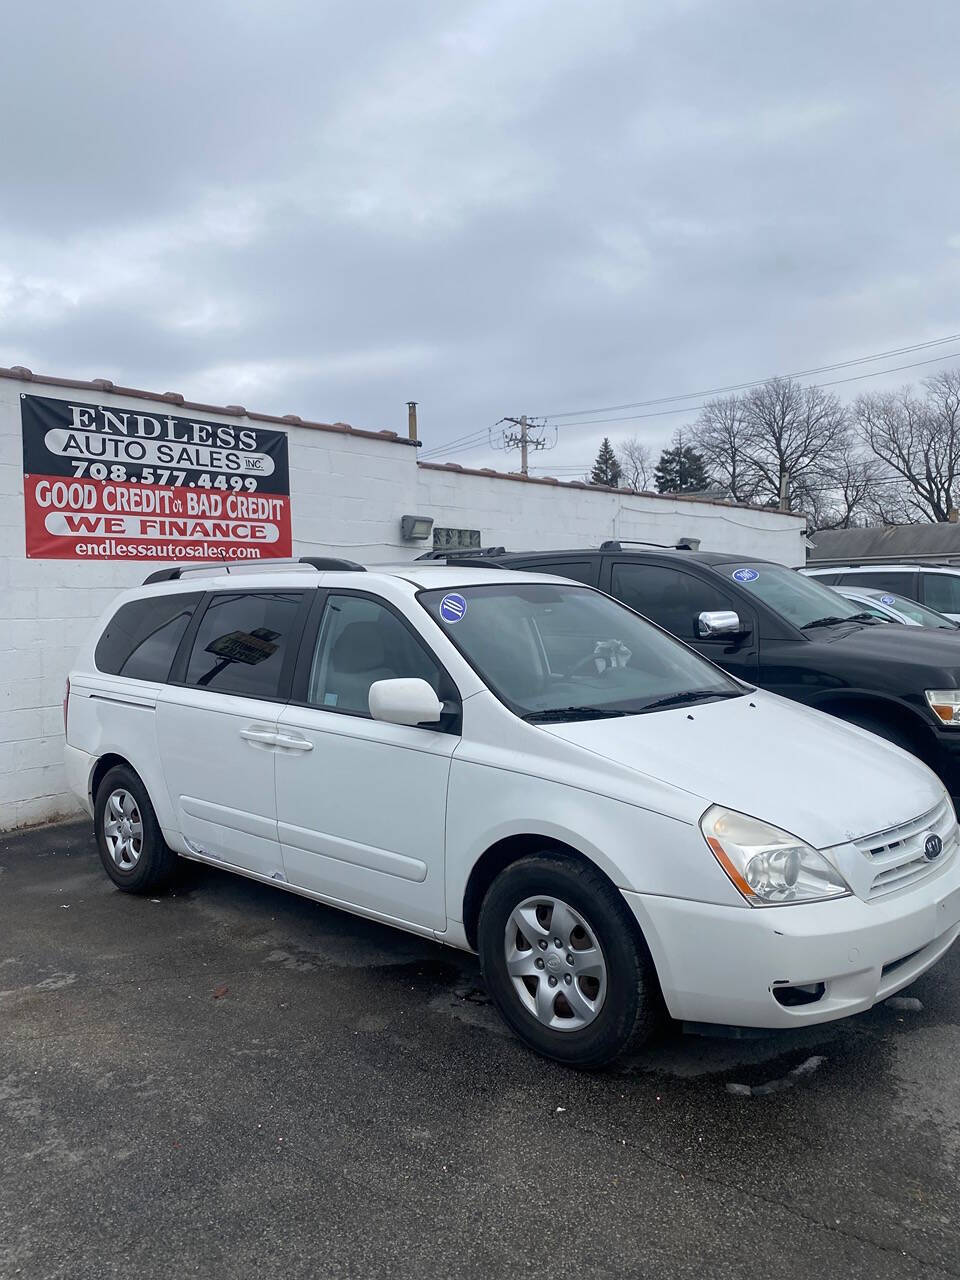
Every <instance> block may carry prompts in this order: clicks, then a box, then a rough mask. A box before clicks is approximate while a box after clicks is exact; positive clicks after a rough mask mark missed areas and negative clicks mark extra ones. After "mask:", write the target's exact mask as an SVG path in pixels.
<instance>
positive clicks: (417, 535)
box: [400, 516, 433, 542]
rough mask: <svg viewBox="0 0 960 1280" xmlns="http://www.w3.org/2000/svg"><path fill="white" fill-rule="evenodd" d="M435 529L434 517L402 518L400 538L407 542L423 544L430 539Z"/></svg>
mask: <svg viewBox="0 0 960 1280" xmlns="http://www.w3.org/2000/svg"><path fill="white" fill-rule="evenodd" d="M432 529H433V516H401V517H400V537H401V538H403V539H404V541H405V542H422V541H423V539H424V538H429V537H430V532H431V530H432Z"/></svg>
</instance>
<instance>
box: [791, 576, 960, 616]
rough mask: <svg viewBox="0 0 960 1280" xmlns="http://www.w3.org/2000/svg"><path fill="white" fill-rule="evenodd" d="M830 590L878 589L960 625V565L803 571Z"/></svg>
mask: <svg viewBox="0 0 960 1280" xmlns="http://www.w3.org/2000/svg"><path fill="white" fill-rule="evenodd" d="M800 572H801V573H805V574H806V575H807V576H808V577H811V578H819V579H820V581H821V582H825V583H826V584H827V585H828V586H830V587H879V588H881V589H882V590H884V591H892V592H895V593H896V594H897V595H900V596H906V597H907V599H908V600H919V601H920V603H921V604H925V605H926V606H927V608H929V609H935V610H936V611H937V613H945V614H946V615H947V617H948V618H952V619H953V621H954V622H960V565H932V564H852V565H839V564H835V565H830V566H829V567H824V568H822V569H801V570H800Z"/></svg>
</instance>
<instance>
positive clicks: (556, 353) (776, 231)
mask: <svg viewBox="0 0 960 1280" xmlns="http://www.w3.org/2000/svg"><path fill="white" fill-rule="evenodd" d="M958 48H960V5H958V3H957V0H920V2H919V3H918V2H917V0H881V2H880V3H877V0H869V2H868V0H803V2H802V3H798V0H723V2H722V3H720V2H718V0H624V2H622V3H621V2H620V0H579V2H578V3H573V2H571V0H493V2H488V3H467V2H466V0H462V2H461V0H442V3H441V0H432V2H429V3H428V2H424V0H379V2H378V3H364V0H352V3H350V4H347V3H337V4H331V3H320V2H318V0H269V3H268V2H267V0H223V2H222V3H220V4H215V3H209V2H208V0H191V2H190V3H189V4H187V3H179V2H178V3H165V4H163V5H159V6H157V5H150V6H147V5H142V4H136V3H130V0H111V2H109V3H103V2H102V0H90V3H87V4H82V5H68V4H66V3H64V0H57V2H56V3H49V0H35V3H33V4H31V5H26V4H21V5H16V6H7V8H6V10H5V13H4V23H3V39H2V44H0V111H2V119H3V121H4V128H3V148H2V152H0V157H2V158H0V164H2V170H0V172H2V175H3V176H2V179H0V183H2V189H0V365H10V364H25V365H27V366H29V367H30V368H32V369H34V370H35V371H38V372H47V373H55V374H59V375H64V376H72V377H108V378H112V379H114V380H115V381H117V382H126V383H128V384H130V385H134V386H140V387H148V388H150V389H156V390H160V391H164V390H177V391H181V392H183V393H184V394H185V395H186V396H187V397H188V398H194V399H211V400H213V401H216V402H218V403H220V402H222V403H241V404H245V405H247V407H249V408H253V409H258V410H263V411H266V412H276V413H299V414H301V415H302V416H303V417H312V418H319V419H321V420H325V421H337V420H342V421H347V422H351V423H354V424H355V425H357V426H363V427H372V428H381V427H388V428H392V429H394V430H400V431H403V430H405V427H406V408H405V402H406V401H407V400H409V399H416V400H418V401H419V402H420V421H421V435H422V437H423V439H424V441H425V448H435V447H437V446H439V445H441V444H444V443H445V442H449V441H452V440H454V439H456V438H459V437H462V436H464V435H465V434H466V433H468V432H473V431H481V430H482V429H485V428H486V427H487V426H488V425H490V424H492V423H494V422H495V421H496V420H497V419H498V418H501V417H502V416H503V415H506V414H519V413H522V412H527V413H529V414H549V413H560V412H565V411H579V410H582V409H589V408H593V407H596V406H606V405H616V404H622V403H625V402H633V401H638V400H646V399H652V398H654V397H660V396H668V395H673V394H678V393H685V392H688V391H698V390H700V389H702V388H709V387H713V386H718V385H721V384H726V383H731V382H739V381H744V380H747V379H750V378H757V377H761V376H764V375H767V374H771V373H775V372H789V371H792V370H795V369H804V368H809V367H813V366H818V365H822V364H827V363H831V362H834V361H840V360H844V359H851V358H854V357H858V356H861V355H867V354H870V353H872V352H876V351H882V350H887V349H889V348H894V347H900V346H904V345H907V344H911V343H919V342H923V341H925V340H929V339H933V338H937V337H940V336H942V335H945V334H949V333H953V332H958V331H960V308H958V306H957V299H958V296H960V164H958V157H960V75H958V72H957V52H958ZM954 351H956V352H960V341H958V342H956V343H954V344H952V345H949V346H945V347H943V348H937V349H935V350H934V351H933V352H927V353H924V352H921V353H919V354H918V355H916V356H913V357H910V356H907V357H903V358H901V359H899V360H891V361H888V362H887V364H902V363H904V362H906V361H908V360H910V359H920V358H923V356H924V355H931V354H937V352H943V353H950V352H954ZM957 362H958V363H960V356H958V360H957ZM874 367H877V366H860V367H857V368H854V369H851V370H849V371H847V372H848V373H858V372H863V371H866V370H868V369H870V368H874ZM879 367H881V368H882V367H885V366H884V364H883V362H881V364H880V366H879ZM937 367H939V366H937V365H933V366H928V367H927V368H925V369H924V368H921V369H917V370H914V371H909V372H901V373H897V374H895V375H889V376H888V377H887V378H886V379H870V380H867V381H863V382H859V383H852V384H848V385H847V386H843V387H839V388H838V390H839V391H841V392H842V393H843V394H844V395H848V394H852V393H853V392H855V391H856V390H858V389H861V388H867V387H874V386H882V385H885V384H888V383H894V384H898V383H899V382H901V381H903V380H905V379H910V378H917V379H918V378H920V377H922V376H923V375H924V374H925V373H927V372H930V371H931V369H936V368H937ZM834 376H841V375H834ZM695 403H696V400H691V404H695ZM637 412H643V411H642V410H637ZM646 412H649V410H647V411H646ZM597 416H604V415H597ZM606 416H612V415H606ZM571 420H572V421H573V422H577V421H579V420H580V419H579V415H576V414H575V415H574V416H573V418H572V419H571ZM683 421H684V416H683V415H671V416H670V417H659V418H643V419H641V420H638V421H637V422H634V423H631V422H617V423H612V424H608V425H604V426H602V427H600V426H596V427H594V426H588V427H583V426H569V427H565V428H564V429H563V430H561V431H560V434H559V439H560V444H559V446H558V448H557V449H556V450H555V451H554V452H553V453H551V454H549V455H543V456H542V457H540V458H536V459H533V461H534V462H535V463H536V464H537V465H541V464H542V465H543V467H544V470H553V469H559V468H561V467H575V466H579V465H581V464H589V462H590V461H591V459H592V457H593V455H594V454H595V452H596V448H597V443H598V441H599V438H600V436H601V435H602V433H603V432H604V431H608V432H609V433H610V435H611V437H612V438H613V439H614V440H617V439H621V438H623V437H624V436H627V435H630V434H633V433H637V434H640V435H641V437H642V438H643V439H645V440H647V441H649V442H650V443H651V444H652V445H653V446H654V447H655V448H657V449H659V447H660V446H661V445H662V444H663V442H664V440H665V439H666V437H668V436H669V434H670V433H671V432H672V431H673V429H674V428H675V427H676V426H677V425H678V424H680V423H682V422H683ZM450 457H451V459H452V460H455V461H458V462H463V463H471V462H477V463H480V464H481V465H499V466H504V465H507V466H515V465H516V460H515V458H512V459H511V458H509V457H508V458H507V459H504V457H503V455H499V454H496V453H492V452H490V451H488V450H487V449H485V448H481V449H479V450H477V451H472V450H467V451H463V452H460V453H457V454H450Z"/></svg>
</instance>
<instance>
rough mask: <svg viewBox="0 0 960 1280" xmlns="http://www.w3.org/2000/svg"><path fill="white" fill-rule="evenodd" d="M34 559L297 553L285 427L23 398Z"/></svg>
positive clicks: (235, 557)
mask: <svg viewBox="0 0 960 1280" xmlns="http://www.w3.org/2000/svg"><path fill="white" fill-rule="evenodd" d="M20 406H21V408H20V414H21V425H22V431H23V501H24V509H25V517H26V533H27V555H28V556H33V557H40V558H46V559H55V560H162V561H178V560H184V561H189V560H200V561H202V560H218V559H225V560H267V559H276V558H278V557H284V556H289V555H290V554H291V552H292V541H291V533H290V466H289V462H288V459H287V437H286V435H285V434H284V433H283V432H282V431H261V430H260V429H259V428H253V427H248V426H239V425H236V424H232V423H219V422H194V421H193V420H192V419H190V418H175V417H172V416H171V415H169V414H166V413H157V412H150V413H144V412H141V411H139V410H132V409H116V408H110V409H107V408H104V407H103V406H102V405H94V404H82V403H79V402H78V401H75V400H51V399H48V398H47V397H45V396H30V395H23V396H21V397H20Z"/></svg>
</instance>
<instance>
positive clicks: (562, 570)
mask: <svg viewBox="0 0 960 1280" xmlns="http://www.w3.org/2000/svg"><path fill="white" fill-rule="evenodd" d="M517 567H518V568H520V567H521V566H517ZM522 568H523V569H525V570H528V571H529V572H530V573H555V574H556V575H557V576H558V577H559V578H572V579H573V581H574V582H582V583H583V584H584V586H586V587H595V586H596V585H597V580H598V577H599V572H598V566H597V565H596V564H595V563H592V562H591V561H589V560H543V561H541V560H534V561H531V562H530V563H529V564H524V565H523V566H522Z"/></svg>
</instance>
